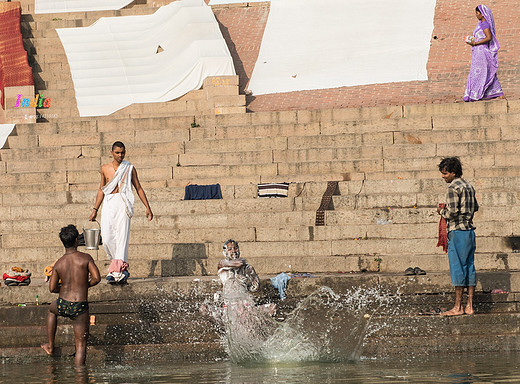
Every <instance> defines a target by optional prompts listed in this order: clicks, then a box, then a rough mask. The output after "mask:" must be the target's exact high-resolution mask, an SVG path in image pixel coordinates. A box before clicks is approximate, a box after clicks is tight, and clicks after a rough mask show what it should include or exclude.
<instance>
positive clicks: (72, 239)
mask: <svg viewBox="0 0 520 384" xmlns="http://www.w3.org/2000/svg"><path fill="white" fill-rule="evenodd" d="M78 237H79V232H78V229H77V228H76V226H75V225H72V224H69V225H67V226H66V227H63V228H62V229H61V231H60V240H61V242H62V243H63V246H64V247H65V248H72V247H74V246H75V245H76V240H77V239H78Z"/></svg>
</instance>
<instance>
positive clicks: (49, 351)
mask: <svg viewBox="0 0 520 384" xmlns="http://www.w3.org/2000/svg"><path fill="white" fill-rule="evenodd" d="M40 347H41V349H43V350H44V351H45V353H46V354H47V355H49V356H51V355H52V350H53V348H51V347H50V345H49V343H45V344H42V345H40Z"/></svg>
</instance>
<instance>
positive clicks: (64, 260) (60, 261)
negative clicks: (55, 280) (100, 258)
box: [54, 251, 94, 268]
mask: <svg viewBox="0 0 520 384" xmlns="http://www.w3.org/2000/svg"><path fill="white" fill-rule="evenodd" d="M73 258H74V259H84V260H85V261H91V260H92V261H93V260H94V259H93V258H92V256H90V255H89V254H88V253H85V252H80V251H76V252H73V253H66V254H64V255H63V256H62V257H60V258H59V259H58V261H56V264H54V268H59V267H60V266H61V265H62V264H68V261H69V260H71V259H73Z"/></svg>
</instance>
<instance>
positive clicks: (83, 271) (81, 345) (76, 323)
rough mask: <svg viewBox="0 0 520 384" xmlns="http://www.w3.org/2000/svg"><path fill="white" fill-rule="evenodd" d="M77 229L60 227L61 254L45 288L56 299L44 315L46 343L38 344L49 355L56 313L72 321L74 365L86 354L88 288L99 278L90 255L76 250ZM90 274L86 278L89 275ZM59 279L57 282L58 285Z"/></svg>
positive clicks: (70, 226)
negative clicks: (53, 294)
mask: <svg viewBox="0 0 520 384" xmlns="http://www.w3.org/2000/svg"><path fill="white" fill-rule="evenodd" d="M78 236H79V234H78V230H77V229H76V227H75V226H74V225H72V224H71V225H68V226H66V227H63V228H62V229H61V231H60V239H61V242H62V243H63V246H64V247H65V254H64V255H63V256H62V257H61V258H60V259H59V260H58V261H57V262H56V264H54V268H53V270H52V275H51V278H50V281H49V290H50V291H51V292H52V293H59V298H58V300H56V301H54V302H53V303H51V305H50V307H49V312H48V314H47V335H48V337H49V342H48V343H47V344H42V346H41V347H42V348H43V350H44V351H45V352H46V353H47V354H48V355H52V352H53V350H54V339H55V337H56V328H57V321H58V318H57V317H58V315H59V316H63V317H68V318H69V319H71V320H72V325H73V327H74V340H75V344H76V355H75V357H74V364H75V365H84V364H85V360H86V357H87V338H88V334H89V322H90V316H89V310H88V289H89V288H90V287H93V286H94V285H96V284H98V283H99V282H100V280H101V277H100V275H99V269H98V267H97V266H96V264H95V263H94V260H93V259H92V257H91V256H90V255H89V254H87V253H83V252H79V251H78V250H77V247H78ZM89 275H90V278H89ZM60 280H61V284H60Z"/></svg>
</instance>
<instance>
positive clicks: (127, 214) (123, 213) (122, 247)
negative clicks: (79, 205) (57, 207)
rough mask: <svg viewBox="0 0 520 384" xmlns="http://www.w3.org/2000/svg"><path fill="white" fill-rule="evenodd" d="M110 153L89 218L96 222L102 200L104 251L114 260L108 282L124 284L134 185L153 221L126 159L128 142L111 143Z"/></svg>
mask: <svg viewBox="0 0 520 384" xmlns="http://www.w3.org/2000/svg"><path fill="white" fill-rule="evenodd" d="M111 153H112V157H113V158H114V160H113V161H112V162H111V163H108V164H104V165H103V166H102V167H101V183H100V185H99V190H98V192H97V195H96V202H95V203H94V208H93V210H92V213H91V214H90V217H89V220H90V221H94V220H95V219H96V216H97V213H98V210H99V207H100V206H101V203H103V211H102V212H101V237H102V238H103V247H104V248H105V252H106V253H107V255H108V257H109V258H110V259H111V260H112V261H111V263H110V267H109V268H108V275H107V281H108V282H109V283H125V282H126V279H127V278H128V276H129V273H128V240H129V237H130V219H131V218H132V216H133V214H134V194H133V192H132V185H133V186H134V187H135V189H136V192H137V195H138V196H139V198H140V199H141V201H142V202H143V204H144V206H145V208H146V217H147V218H148V221H150V220H152V218H153V213H152V209H151V208H150V205H149V204H148V199H147V198H146V194H145V192H144V190H143V188H142V187H141V183H140V182H139V178H138V177H137V171H136V169H135V168H134V166H133V165H132V164H130V163H129V162H128V161H126V160H124V158H125V155H126V150H125V145H124V144H123V143H122V142H120V141H116V142H115V143H114V144H112V151H111Z"/></svg>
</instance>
